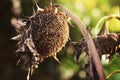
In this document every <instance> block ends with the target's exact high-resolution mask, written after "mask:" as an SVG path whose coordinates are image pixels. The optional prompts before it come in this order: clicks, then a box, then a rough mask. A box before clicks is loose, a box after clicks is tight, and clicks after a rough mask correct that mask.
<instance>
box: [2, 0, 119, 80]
mask: <svg viewBox="0 0 120 80" xmlns="http://www.w3.org/2000/svg"><path fill="white" fill-rule="evenodd" d="M50 2H51V0H37V3H38V5H39V6H40V7H42V8H44V7H46V6H48V5H49V4H50ZM53 3H60V4H62V5H64V6H65V7H66V8H68V9H69V10H71V11H72V12H73V13H74V14H75V15H77V16H78V17H79V18H80V19H81V20H82V21H83V22H84V23H85V25H86V26H87V27H90V30H89V31H90V33H91V35H94V34H95V32H94V29H95V26H96V24H97V22H98V21H99V20H100V19H101V18H102V17H104V16H109V15H113V14H115V15H119V16H120V0H54V1H53ZM33 7H34V8H36V7H35V5H34V1H33V0H0V80H26V76H27V72H26V71H25V70H24V69H23V68H22V64H18V65H16V63H17V61H18V59H17V58H16V54H15V53H14V52H15V50H16V44H17V41H12V40H10V38H11V37H13V36H16V35H17V33H16V31H15V29H14V27H13V26H14V23H15V22H16V21H17V20H18V19H22V18H23V17H24V16H31V15H32V14H33ZM71 22H72V24H73V26H75V27H71V26H70V38H71V40H72V41H79V40H80V39H81V38H82V35H81V32H80V30H79V29H78V28H77V27H76V25H75V23H74V22H73V21H71ZM108 28H109V31H110V32H111V33H113V32H114V33H119V32H120V20H119V19H111V20H110V21H109V24H108ZM69 43H70V42H69V41H68V43H67V44H66V47H64V48H63V49H62V51H60V52H59V53H58V58H59V59H60V61H61V64H58V63H57V62H56V61H55V60H53V59H52V58H48V59H46V60H45V61H44V62H43V63H41V64H40V65H39V68H38V69H36V70H35V72H34V74H33V76H32V77H31V79H30V80H87V78H86V77H87V76H86V74H85V72H84V69H83V67H84V64H85V62H86V60H85V58H86V56H85V55H82V56H81V57H80V62H79V64H76V62H75V56H74V51H73V49H72V48H71V47H70V45H69ZM102 63H103V66H104V71H105V74H106V75H108V74H109V73H111V72H112V71H114V70H119V69H120V58H118V57H117V56H116V55H115V56H114V58H113V61H112V62H110V63H108V60H102ZM109 80H120V73H117V74H115V75H113V76H112V77H110V78H109Z"/></svg>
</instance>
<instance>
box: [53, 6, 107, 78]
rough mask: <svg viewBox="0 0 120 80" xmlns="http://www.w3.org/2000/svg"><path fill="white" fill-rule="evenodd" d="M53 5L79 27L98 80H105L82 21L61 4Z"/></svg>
mask: <svg viewBox="0 0 120 80" xmlns="http://www.w3.org/2000/svg"><path fill="white" fill-rule="evenodd" d="M54 5H55V6H56V7H59V8H61V9H62V10H63V12H65V13H66V14H67V15H68V16H70V17H71V19H72V20H73V21H74V22H75V23H76V24H77V26H78V27H79V29H80V31H81V32H82V34H83V36H84V38H85V40H86V42H87V45H88V49H89V55H90V56H91V57H92V58H93V61H94V63H95V66H96V70H97V73H98V76H99V79H100V80H106V78H105V74H104V71H103V67H102V64H101V62H100V59H99V56H98V54H97V50H96V48H95V45H94V42H93V40H92V38H91V36H90V34H89V33H88V31H87V30H86V28H85V25H84V24H83V23H82V21H81V20H80V19H79V18H78V17H77V16H75V15H74V14H73V13H72V12H71V11H70V10H68V9H67V8H65V7H64V6H62V5H61V4H54Z"/></svg>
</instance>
